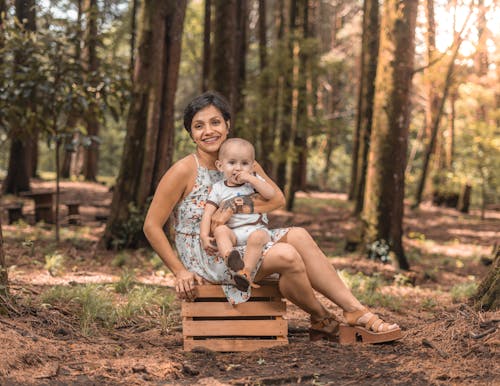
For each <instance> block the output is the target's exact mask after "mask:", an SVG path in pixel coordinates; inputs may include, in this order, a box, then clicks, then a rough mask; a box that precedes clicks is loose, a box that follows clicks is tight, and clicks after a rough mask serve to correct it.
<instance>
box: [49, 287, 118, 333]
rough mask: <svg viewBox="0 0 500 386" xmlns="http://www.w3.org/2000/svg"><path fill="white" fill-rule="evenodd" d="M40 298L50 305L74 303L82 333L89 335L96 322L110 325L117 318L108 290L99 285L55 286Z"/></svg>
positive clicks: (106, 325)
mask: <svg viewBox="0 0 500 386" xmlns="http://www.w3.org/2000/svg"><path fill="white" fill-rule="evenodd" d="M42 300H43V302H44V303H47V304H51V305H55V304H58V303H65V304H69V305H76V306H77V309H78V311H77V314H78V317H79V319H80V328H81V331H82V333H83V335H90V333H91V332H92V328H93V326H94V324H96V323H100V324H101V325H103V326H104V327H111V326H112V325H113V324H114V323H115V322H116V320H117V313H116V310H115V307H114V306H113V302H112V301H111V298H110V296H109V292H108V291H107V290H106V289H105V288H104V287H103V286H101V285H95V284H87V285H83V286H74V287H66V286H56V287H53V288H51V289H50V290H49V291H47V292H45V293H44V294H43V296H42Z"/></svg>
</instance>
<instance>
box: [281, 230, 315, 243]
mask: <svg viewBox="0 0 500 386" xmlns="http://www.w3.org/2000/svg"><path fill="white" fill-rule="evenodd" d="M287 236H288V237H287V240H288V241H292V240H293V241H297V242H299V241H305V240H310V239H311V235H310V234H309V232H308V231H307V230H306V229H305V228H302V227H293V228H291V229H290V230H289V231H288V234H287Z"/></svg>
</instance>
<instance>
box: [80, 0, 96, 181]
mask: <svg viewBox="0 0 500 386" xmlns="http://www.w3.org/2000/svg"><path fill="white" fill-rule="evenodd" d="M84 10H85V15H86V22H87V25H86V29H85V38H84V40H85V46H84V51H83V58H84V59H83V60H84V64H85V71H86V76H87V80H88V82H89V84H91V85H92V86H93V87H96V86H97V79H96V76H95V74H96V72H97V71H98V69H99V59H98V58H97V45H98V39H99V36H98V29H97V18H98V16H99V8H98V5H97V0H85V3H84ZM97 109H98V107H97V105H96V104H95V103H91V104H90V106H89V112H88V113H87V116H86V117H85V121H86V124H87V135H88V136H89V137H91V138H92V137H97V136H98V135H99V120H98V118H97ZM84 154H85V156H84V164H83V175H84V177H85V181H97V171H98V158H99V145H98V142H97V141H95V140H92V141H91V143H90V145H89V146H88V147H87V148H85V151H84Z"/></svg>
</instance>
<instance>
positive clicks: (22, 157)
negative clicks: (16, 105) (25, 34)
mask: <svg viewBox="0 0 500 386" xmlns="http://www.w3.org/2000/svg"><path fill="white" fill-rule="evenodd" d="M15 5H16V17H17V18H18V19H19V20H22V21H23V26H24V29H25V30H26V31H35V30H36V13H35V1H34V0H16V3H15ZM23 61H24V59H23V53H21V54H19V55H16V58H15V60H14V66H21V65H22V63H23ZM26 105H27V108H28V109H31V107H30V105H32V103H31V101H29V100H27V101H26ZM29 131H30V128H29V127H28V128H26V127H18V128H16V129H15V130H14V132H13V133H12V134H11V143H10V149H9V150H10V155H9V165H8V167H7V176H6V177H5V180H4V182H3V186H2V192H3V193H4V194H18V193H19V192H22V191H27V190H30V182H29V181H30V176H31V174H32V170H33V165H32V160H33V157H32V151H33V150H34V148H35V147H34V146H33V142H32V141H31V139H30V138H31V135H30V134H31V133H30V132H29Z"/></svg>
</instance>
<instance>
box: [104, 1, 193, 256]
mask: <svg viewBox="0 0 500 386" xmlns="http://www.w3.org/2000/svg"><path fill="white" fill-rule="evenodd" d="M141 7H142V11H141V19H140V20H139V39H138V53H137V58H136V63H135V70H134V74H135V77H134V84H133V90H132V101H131V105H130V110H129V115H128V119H127V135H126V139H125V147H124V151H123V156H122V163H121V168H120V172H119V175H118V179H117V183H116V186H115V189H114V192H113V200H112V204H111V214H110V217H109V220H108V223H107V224H106V230H105V232H104V236H103V239H102V242H103V244H104V245H105V246H106V247H107V248H111V247H115V248H123V247H133V246H136V245H138V244H139V243H140V242H141V241H142V239H143V235H142V222H143V221H142V220H141V219H140V218H139V219H138V218H137V217H136V218H133V216H141V215H142V214H143V213H145V211H146V206H147V199H148V197H149V196H151V195H152V194H153V192H154V190H155V189H156V185H157V183H158V181H159V179H160V178H161V176H162V175H163V173H164V172H165V171H166V170H167V169H168V167H169V166H170V164H171V162H172V153H173V143H174V132H175V130H174V121H173V120H174V114H173V109H174V95H175V91H176V88H177V78H178V71H179V60H180V50H181V38H182V29H183V25H184V15H185V11H186V0H182V1H177V0H176V1H174V0H169V1H165V0H145V1H144V2H143V3H142V5H141ZM134 208H136V209H137V210H138V211H139V212H138V213H136V212H135V210H134ZM131 224H132V225H131ZM133 224H136V225H135V226H133Z"/></svg>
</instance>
